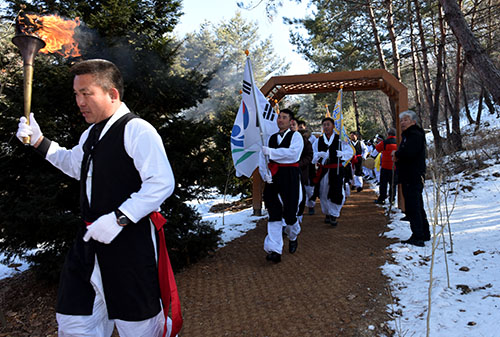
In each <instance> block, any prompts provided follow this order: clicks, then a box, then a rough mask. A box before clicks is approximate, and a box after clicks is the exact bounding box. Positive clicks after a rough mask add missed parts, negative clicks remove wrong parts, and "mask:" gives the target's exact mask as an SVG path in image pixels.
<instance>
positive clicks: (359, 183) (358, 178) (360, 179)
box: [353, 175, 363, 187]
mask: <svg viewBox="0 0 500 337" xmlns="http://www.w3.org/2000/svg"><path fill="white" fill-rule="evenodd" d="M353 182H354V184H353V185H354V186H355V187H363V177H362V176H356V175H355V176H354V178H353Z"/></svg>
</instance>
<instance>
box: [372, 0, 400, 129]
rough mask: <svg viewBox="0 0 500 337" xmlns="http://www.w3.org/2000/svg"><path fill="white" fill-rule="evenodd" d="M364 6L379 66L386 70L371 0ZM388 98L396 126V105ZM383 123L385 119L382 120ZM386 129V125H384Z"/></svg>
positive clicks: (393, 123) (393, 122)
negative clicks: (366, 10)
mask: <svg viewBox="0 0 500 337" xmlns="http://www.w3.org/2000/svg"><path fill="white" fill-rule="evenodd" d="M366 6H367V8H368V16H369V18H370V24H371V26H372V33H373V38H374V40H375V47H376V48H377V55H378V62H379V64H380V68H382V69H384V70H387V64H386V62H385V56H384V50H383V49H382V44H381V42H380V36H379V33H378V28H377V22H376V21H375V14H374V13H373V7H372V2H371V0H367V1H366ZM387 99H388V100H389V106H390V107H391V118H392V123H391V124H392V125H393V126H394V127H395V126H396V113H397V112H396V106H395V105H394V102H393V101H391V100H390V98H389V97H387ZM384 123H385V120H384ZM386 129H387V126H386Z"/></svg>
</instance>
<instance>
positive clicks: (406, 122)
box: [399, 116, 417, 131]
mask: <svg viewBox="0 0 500 337" xmlns="http://www.w3.org/2000/svg"><path fill="white" fill-rule="evenodd" d="M416 123H417V122H416V121H414V120H413V119H411V118H410V116H403V118H401V119H400V120H399V125H400V126H401V130H402V131H404V130H406V129H408V128H409V127H410V126H412V125H415V124H416Z"/></svg>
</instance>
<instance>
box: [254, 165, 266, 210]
mask: <svg viewBox="0 0 500 337" xmlns="http://www.w3.org/2000/svg"><path fill="white" fill-rule="evenodd" d="M263 185H264V184H263V181H262V178H261V177H260V174H259V169H256V170H255V171H253V174H252V206H253V215H256V216H261V215H262V188H263Z"/></svg>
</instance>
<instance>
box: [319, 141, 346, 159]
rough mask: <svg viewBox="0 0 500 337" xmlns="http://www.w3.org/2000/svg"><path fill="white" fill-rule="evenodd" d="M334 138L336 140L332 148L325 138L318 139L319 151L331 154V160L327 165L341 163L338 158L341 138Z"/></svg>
mask: <svg viewBox="0 0 500 337" xmlns="http://www.w3.org/2000/svg"><path fill="white" fill-rule="evenodd" d="M332 136H333V137H334V138H333V141H332V143H331V144H330V146H328V145H327V144H326V143H325V140H324V138H323V136H321V137H319V139H318V151H319V152H326V151H328V152H329V158H328V161H327V162H326V164H337V163H338V162H339V160H338V157H337V150H338V149H339V136H338V135H337V134H333V135H332ZM340 162H342V160H340Z"/></svg>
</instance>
